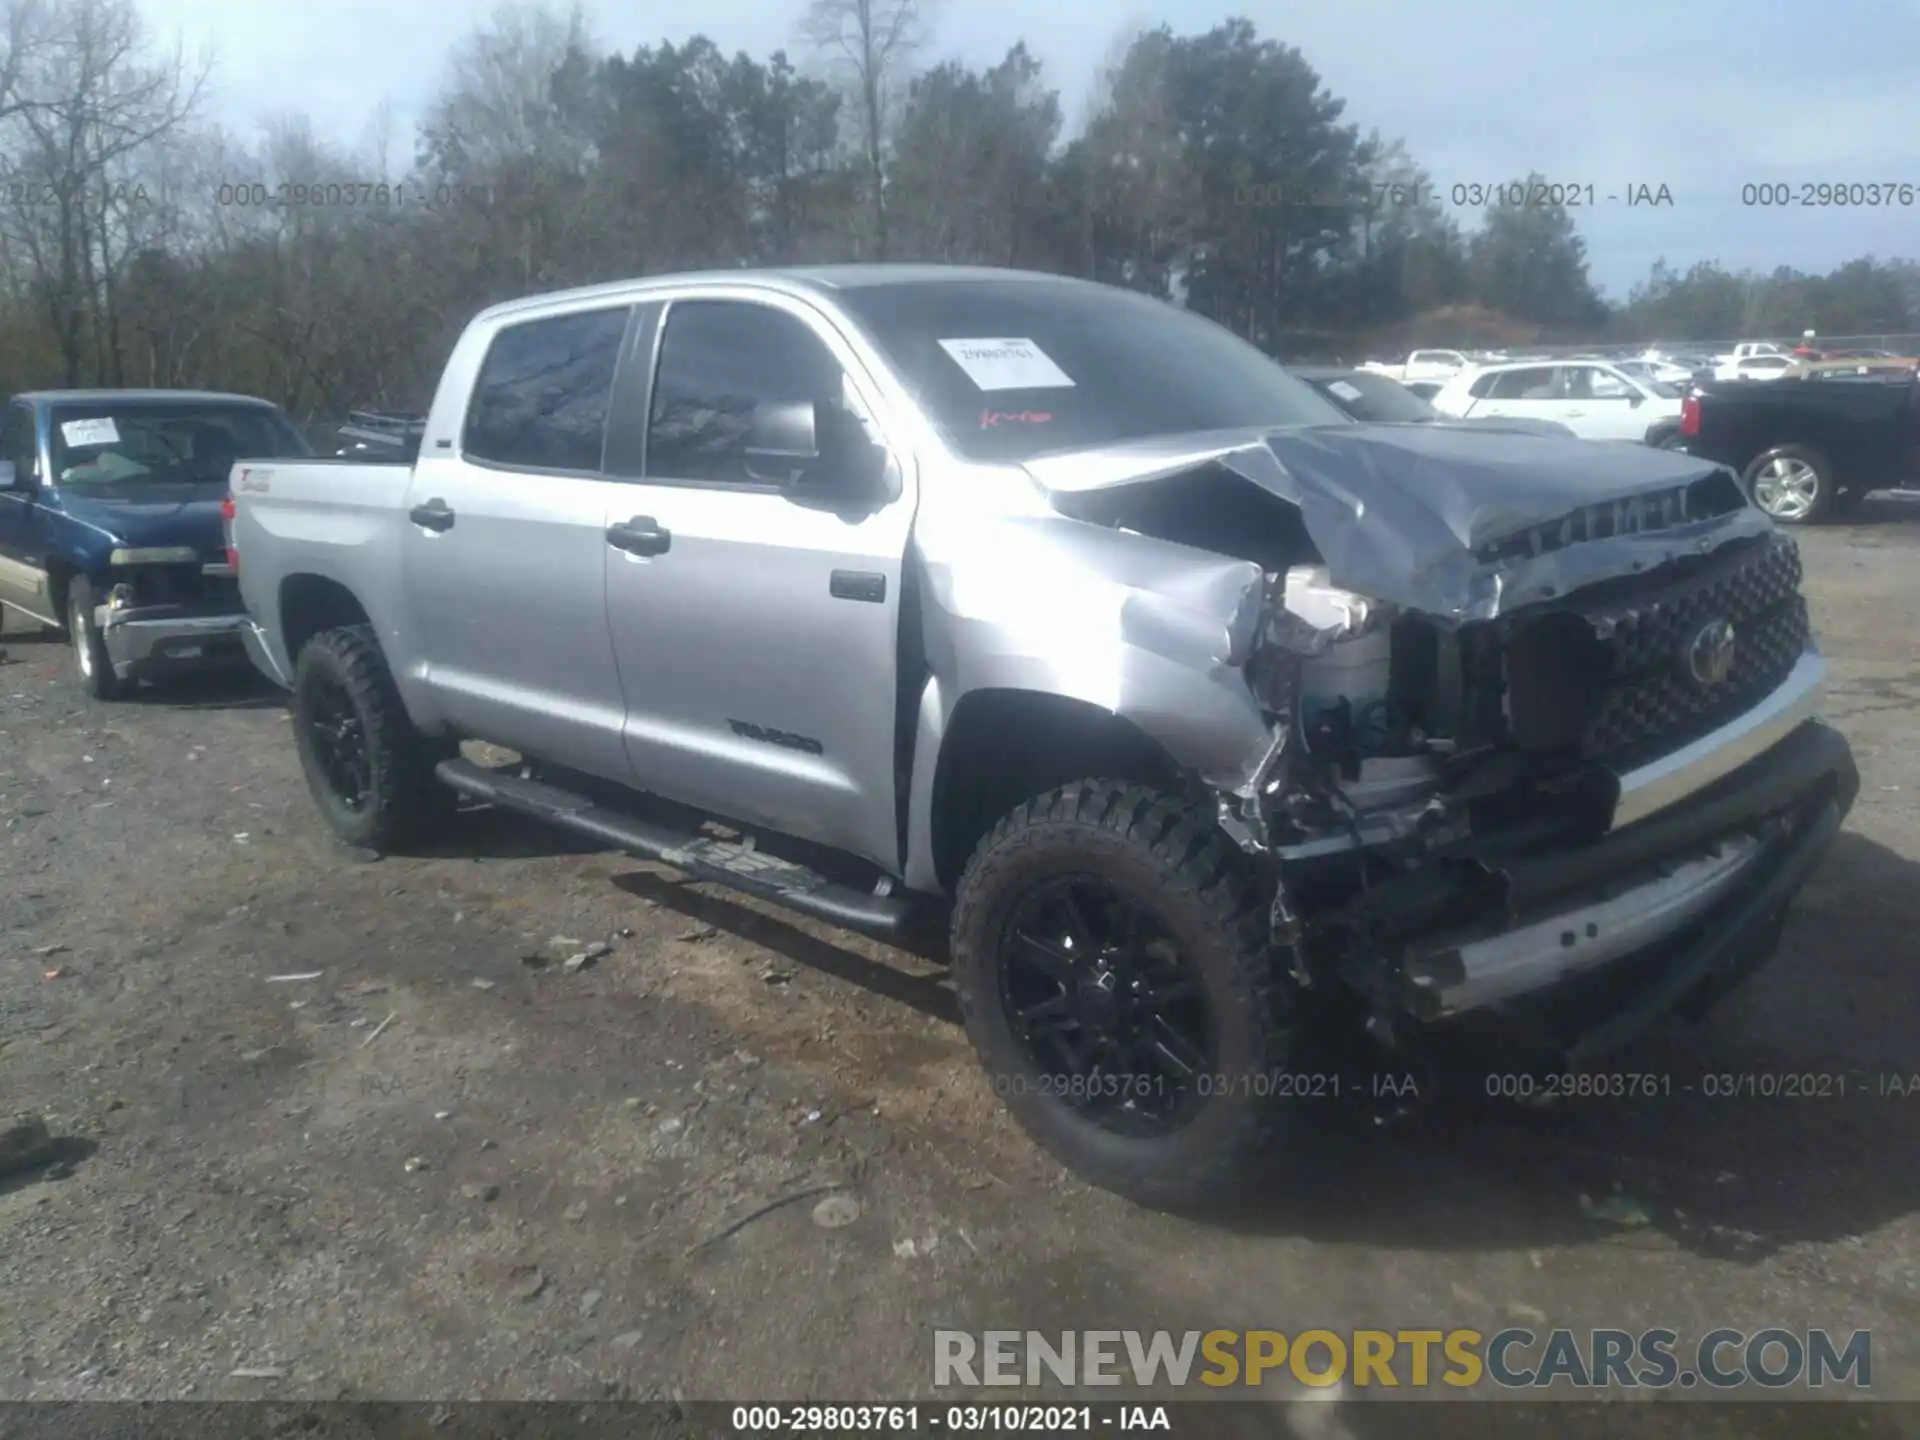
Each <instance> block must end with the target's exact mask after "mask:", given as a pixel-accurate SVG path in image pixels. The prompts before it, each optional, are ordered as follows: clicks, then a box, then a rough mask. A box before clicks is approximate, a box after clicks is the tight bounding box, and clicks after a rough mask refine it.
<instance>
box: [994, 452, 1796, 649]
mask: <svg viewBox="0 0 1920 1440" xmlns="http://www.w3.org/2000/svg"><path fill="white" fill-rule="evenodd" d="M1208 464H1219V465H1222V466H1224V467H1226V468H1227V469H1229V470H1231V471H1232V472H1233V473H1235V474H1237V475H1239V476H1241V477H1242V478H1244V479H1246V480H1248V481H1251V482H1252V483H1253V484H1256V485H1259V486H1261V487H1262V488H1263V489H1266V490H1268V491H1270V492H1272V493H1273V494H1275V495H1277V496H1279V497H1280V498H1281V499H1283V500H1286V501H1289V502H1290V503H1292V504H1294V505H1297V506H1298V507H1299V509H1300V512H1301V518H1302V520H1303V521H1304V522H1305V525H1306V530H1307V534H1308V536H1309V538H1311V539H1312V541H1313V543H1314V545H1315V547H1316V548H1317V549H1318V550H1319V552H1320V558H1321V559H1322V561H1324V562H1325V564H1326V566H1327V570H1328V578H1329V579H1330V580H1331V581H1332V582H1333V583H1334V584H1336V585H1340V586H1344V587H1346V588H1348V589H1351V590H1356V591H1359V592H1361V593H1362V594H1365V595H1369V596H1372V597H1374V598H1376V599H1380V600H1387V601H1391V602H1393V603H1395V604H1399V605H1404V606H1407V607H1408V608H1411V609H1415V610H1419V611H1422V612H1423V613H1426V614H1428V615H1430V616H1432V617H1434V618H1436V619H1444V620H1449V621H1465V620H1478V619H1491V618H1493V617H1494V616H1495V615H1498V614H1500V613H1502V612H1504V611H1505V610H1508V609H1511V608H1513V607H1514V606H1516V605H1520V604H1526V603H1529V602H1532V601H1537V600H1543V599H1549V598H1552V597H1554V596H1556V595H1562V594H1565V593H1566V592H1567V591H1568V590H1571V589H1574V588H1576V587H1578V586H1581V585H1587V584H1592V583H1594V582H1596V581H1599V580H1603V579H1609V578H1612V577H1614V576H1618V575H1624V574H1630V573H1634V572H1636V571H1644V570H1647V569H1650V568H1652V567H1653V566H1656V565H1660V564H1664V563H1666V562H1667V561H1668V560H1672V559H1675V558H1678V557H1679V556H1681V555H1687V554H1697V553H1700V552H1702V551H1705V550H1711V549H1714V548H1716V547H1717V546H1718V545H1720V544H1723V543H1725V542H1726V541H1727V540H1730V539H1734V538H1736V537H1738V536H1741V535H1752V534H1759V533H1762V532H1763V531H1765V530H1766V529H1768V528H1769V526H1770V522H1769V521H1768V520H1767V518H1766V517H1765V516H1764V515H1762V514H1761V513H1760V512H1759V511H1758V510H1755V509H1753V508H1752V507H1751V506H1750V505H1746V504H1745V503H1744V502H1743V503H1742V504H1741V505H1740V506H1739V508H1738V509H1737V510H1735V511H1734V512H1733V513H1727V514H1721V515H1718V516H1715V517H1712V518H1708V519H1702V520H1683V521H1679V522H1678V523H1671V520H1672V517H1669V521H1670V523H1666V524H1663V525H1662V526H1661V527H1660V528H1654V529H1649V528H1644V527H1645V525H1646V523H1647V522H1646V520H1645V519H1644V518H1643V516H1642V515H1641V513H1640V507H1636V506H1632V505H1630V504H1626V505H1621V506H1619V507H1616V508H1617V509H1618V510H1619V512H1620V517H1621V519H1620V521H1618V522H1616V524H1615V526H1613V527H1610V528H1617V529H1619V530H1621V531H1622V532H1624V533H1614V534H1608V535H1606V536H1605V537H1604V538H1599V539H1581V540H1580V541H1579V543H1576V544H1570V545H1566V546H1564V547H1563V548H1558V549H1552V550H1546V551H1544V552H1543V553H1534V554H1529V555H1524V556H1521V557H1519V558H1514V559H1504V560H1500V561H1496V562H1487V561H1483V560H1482V559H1481V558H1480V557H1479V555H1478V554H1477V553H1476V552H1479V551H1480V550H1482V548H1483V547H1486V546H1489V545H1491V544H1494V543H1496V542H1499V541H1504V540H1511V539H1514V538H1516V537H1521V536H1525V535H1526V534H1527V533H1528V532H1530V531H1533V530H1535V529H1536V528H1537V527H1541V526H1547V525H1555V524H1557V523H1558V522H1561V521H1564V520H1567V519H1568V518H1569V517H1571V516H1575V515H1576V514H1579V513H1581V512H1586V513H1589V514H1590V513H1591V507H1595V506H1608V505H1610V504H1611V502H1616V501H1618V502H1631V501H1633V500H1636V499H1641V500H1647V499H1651V498H1653V497H1662V498H1665V497H1669V496H1672V495H1674V493H1675V492H1678V491H1683V490H1684V489H1685V488H1686V487H1687V486H1689V485H1691V484H1692V483H1693V482H1695V481H1699V480H1704V479H1707V478H1709V477H1711V476H1713V475H1714V474H1716V472H1718V473H1722V474H1724V472H1723V471H1722V467H1720V466H1717V465H1714V464H1712V463H1710V462H1707V461H1703V460H1700V459H1698V458H1695V457H1691V456H1687V455H1683V454H1680V453H1678V452H1675V451H1668V450H1656V449H1654V448H1652V447H1650V446H1644V445H1633V444H1626V443H1605V442H1600V441H1588V440H1578V439H1563V438H1559V437H1555V436H1550V435H1524V434H1516V433H1514V432H1512V431H1507V430H1494V429H1492V428H1488V429H1485V430H1481V429H1477V428H1469V427H1465V426H1443V425H1377V424H1351V425H1326V426H1310V427H1303V428H1299V429H1291V430H1273V431H1264V432H1263V431H1216V432H1209V433H1206V434H1199V435H1183V436H1156V437H1153V438H1151V439H1148V440H1142V441H1133V442H1128V443H1126V444H1123V445H1116V446H1110V447H1102V448H1100V449H1096V450H1080V451H1072V452H1064V453H1060V454H1054V455H1045V456H1040V457H1038V458H1036V459H1033V460H1029V461H1028V462H1027V463H1026V469H1027V471H1028V473H1029V474H1030V475H1032V476H1033V478H1034V480H1035V481H1036V482H1037V483H1038V484H1039V485H1040V486H1041V487H1042V488H1043V489H1045V490H1047V491H1049V492H1052V493H1061V494H1071V493H1084V492H1087V491H1092V490H1101V489H1106V488H1109V487H1112V486H1117V485H1132V484H1146V483H1152V482H1156V481H1160V482H1167V483H1176V482H1177V477H1178V476H1179V475H1181V474H1183V473H1186V472H1190V471H1193V470H1196V469H1199V468H1201V467H1202V466H1205V465H1208ZM1726 478H1727V483H1729V484H1734V483H1735V482H1733V481H1732V479H1731V477H1730V476H1727V477H1726Z"/></svg>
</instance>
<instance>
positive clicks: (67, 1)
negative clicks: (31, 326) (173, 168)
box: [0, 0, 206, 385]
mask: <svg viewBox="0 0 1920 1440" xmlns="http://www.w3.org/2000/svg"><path fill="white" fill-rule="evenodd" d="M33 19H34V21H35V25H34V28H33V29H32V30H31V31H30V32H29V33H30V34H31V37H32V43H31V45H30V47H29V49H28V51H27V52H26V53H25V54H24V55H22V56H20V57H19V68H18V71H17V73H16V75H15V77H14V92H13V100H12V107H13V108H12V113H11V114H10V115H8V116H6V117H5V118H6V119H8V120H9V121H11V122H12V124H13V126H14V127H15V129H16V130H18V131H19V132H23V133H22V134H21V136H20V137H19V138H22V139H23V140H24V142H25V143H24V144H23V145H21V146H20V147H19V149H18V151H17V153H9V154H6V155H5V156H4V157H0V162H3V163H5V164H6V166H7V172H6V178H7V179H8V180H9V181H10V182H11V183H12V187H13V189H12V191H11V193H10V196H9V198H10V200H11V201H12V202H13V203H12V204H11V206H10V207H9V208H10V209H11V211H12V213H11V214H10V215H8V216H6V217H5V221H6V223H7V225H8V229H9V230H10V232H11V237H10V238H13V239H15V240H17V241H18V242H19V244H18V248H17V250H16V253H18V254H24V255H25V256H26V257H27V259H28V260H29V262H30V263H31V265H32V266H33V269H34V271H35V278H36V281H37V288H38V289H39V291H40V294H41V296H42V298H43V302H44V303H45V305H46V307H47V310H48V318H49V320H50V322H51V324H52V327H53V332H54V336H55V340H56V343H57V345H58V347H59V351H60V359H61V368H62V370H63V372H64V374H65V378H66V383H67V384H69V385H77V384H79V383H80V378H81V374H82V370H83V368H84V367H83V358H84V356H85V352H86V350H87V346H88V341H89V339H91V341H92V346H93V362H94V363H93V369H94V371H95V373H111V372H113V371H116V370H118V369H119V368H120V361H119V358H118V357H119V351H118V345H119V336H118V316H117V312H116V310H115V307H114V294H113V279H114V272H115V269H116V266H117V265H118V264H119V263H120V261H121V259H122V258H123V257H122V255H121V254H120V253H117V252H116V250H115V248H114V246H113V239H114V236H113V226H112V219H113V215H114V212H115V211H116V210H121V209H124V208H125V207H126V205H127V204H129V203H137V198H138V197H137V193H136V194H132V195H130V194H128V193H127V192H125V191H123V190H119V189H118V188H117V182H120V181H122V180H123V177H124V172H125V167H126V163H127V162H128V161H129V160H130V159H131V157H133V156H135V155H137V154H139V153H140V152H141V151H142V150H144V149H146V148H148V147H150V146H152V145H155V144H156V143H158V142H160V141H162V140H164V139H165V138H166V137H167V136H168V135H170V134H171V133H173V132H174V131H175V130H177V129H178V128H179V127H180V125H181V124H182V123H183V122H185V121H186V119H187V118H188V117H189V116H190V115H191V114H192V112H193V110H194V108H195V106H196V105H197V104H198V102H199V98H200V92H201V88H202V86H203V85H204V83H205V79H206V74H205V71H204V70H200V71H197V72H195V71H190V70H189V69H188V67H187V66H186V64H185V62H184V60H183V58H182V57H181V55H180V54H179V52H178V51H177V50H176V51H175V52H174V53H173V54H172V55H171V56H169V57H164V58H161V59H157V60H151V61H150V60H148V59H147V58H146V51H145V45H144V39H145V37H144V35H143V32H142V29H141V25H140V19H139V15H138V13H137V12H136V11H135V9H134V7H133V5H132V3H131V0H55V3H53V4H51V5H49V6H48V7H47V8H46V9H45V10H41V11H36V12H35V13H34V16H33ZM9 58H10V59H12V58H14V57H13V56H11V55H10V57H9ZM10 148H11V147H10ZM89 322H91V323H89ZM89 330H91V332H92V333H91V335H89V333H88V332H89Z"/></svg>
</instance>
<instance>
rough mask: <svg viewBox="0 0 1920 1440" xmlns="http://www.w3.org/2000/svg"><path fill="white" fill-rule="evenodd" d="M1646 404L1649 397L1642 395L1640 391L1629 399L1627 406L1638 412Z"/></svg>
mask: <svg viewBox="0 0 1920 1440" xmlns="http://www.w3.org/2000/svg"><path fill="white" fill-rule="evenodd" d="M1646 403H1647V397H1646V396H1644V395H1642V394H1641V393H1640V392H1639V391H1638V390H1636V391H1634V392H1633V394H1631V395H1629V396H1628V397H1627V404H1629V405H1631V406H1632V407H1633V408H1634V409H1635V410H1638V409H1639V408H1640V407H1641V406H1642V405H1644V404H1646Z"/></svg>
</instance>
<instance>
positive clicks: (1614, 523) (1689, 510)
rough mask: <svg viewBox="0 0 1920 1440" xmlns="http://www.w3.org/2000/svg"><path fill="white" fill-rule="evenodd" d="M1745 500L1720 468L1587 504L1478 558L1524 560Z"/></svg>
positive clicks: (1665, 526) (1669, 524)
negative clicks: (1670, 485) (1696, 477)
mask: <svg viewBox="0 0 1920 1440" xmlns="http://www.w3.org/2000/svg"><path fill="white" fill-rule="evenodd" d="M1745 504H1746V498H1745V496H1743V495H1742V494H1741V493H1740V486H1739V484H1738V482H1737V481H1735V480H1734V478H1733V476H1732V475H1730V474H1728V473H1726V472H1725V471H1715V472H1714V473H1713V474H1711V475H1707V476H1705V477H1703V478H1701V479H1699V480H1693V481H1689V482H1688V483H1687V484H1685V485H1676V486H1674V487H1673V488H1672V489H1670V490H1658V491H1655V492H1653V493H1652V494H1650V495H1634V496H1631V497H1629V498H1627V499H1624V500H1602V501H1598V502H1596V503H1595V504H1592V505H1582V506H1581V507H1580V508H1579V509H1578V510H1575V511H1574V512H1573V513H1572V514H1570V515H1567V516H1565V517H1564V518H1562V519H1559V520H1555V521H1553V522H1551V523H1549V524H1546V525H1536V526H1534V527H1533V528H1532V529H1531V530H1523V531H1522V532H1521V533H1520V534H1518V535H1513V536H1509V537H1507V538H1506V539H1503V540H1498V541H1495V542H1494V543H1493V544H1490V545H1483V546H1481V547H1480V550H1479V551H1478V558H1479V560H1480V561H1481V562H1482V563H1483V564H1494V563H1497V562H1498V561H1502V560H1525V559H1529V558H1531V557H1533V556H1535V555H1545V554H1548V553H1550V552H1552V551H1555V550H1564V549H1566V548H1567V547H1568V546H1570V545H1584V544H1586V543H1587V542H1588V541H1591V540H1607V539H1611V538H1613V537H1615V536H1619V535H1644V534H1648V533H1651V532H1654V531H1660V530H1673V529H1677V528H1678V527H1680V526H1682V525H1686V524H1690V523H1692V522H1693V521H1695V520H1710V519H1712V518H1714V517H1715V516H1718V515H1727V514H1731V513H1732V512H1733V511H1735V510H1738V509H1740V508H1741V507H1742V506H1744V505H1745Z"/></svg>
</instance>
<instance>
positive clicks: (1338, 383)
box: [1307, 371, 1440, 424]
mask: <svg viewBox="0 0 1920 1440" xmlns="http://www.w3.org/2000/svg"><path fill="white" fill-rule="evenodd" d="M1307 383H1308V384H1310V385H1312V386H1313V388H1314V389H1316V390H1318V391H1319V392H1320V393H1321V394H1323V395H1325V396H1326V397H1327V398H1328V399H1329V400H1331V401H1333V403H1334V404H1336V405H1338V406H1339V407H1340V408H1341V409H1342V410H1344V411H1346V412H1347V414H1349V415H1351V416H1352V417H1353V418H1354V419H1356V420H1376V421H1384V422H1387V423H1389V424H1401V423H1408V422H1416V421H1422V420H1434V419H1437V418H1439V414H1440V412H1439V411H1438V410H1435V409H1434V408H1433V406H1431V405H1429V404H1428V403H1427V402H1426V401H1425V400H1422V399H1421V398H1420V397H1419V396H1418V395H1416V394H1414V393H1413V391H1411V390H1409V389H1408V388H1407V387H1406V386H1404V385H1402V384H1400V383H1399V382H1397V381H1394V380H1389V379H1388V378H1387V377H1386V376H1384V375H1368V374H1365V373H1363V372H1358V371H1356V372H1355V373H1353V374H1351V375H1337V376H1335V377H1333V378H1332V379H1329V380H1319V379H1315V380H1310V381H1308V382H1307Z"/></svg>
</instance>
